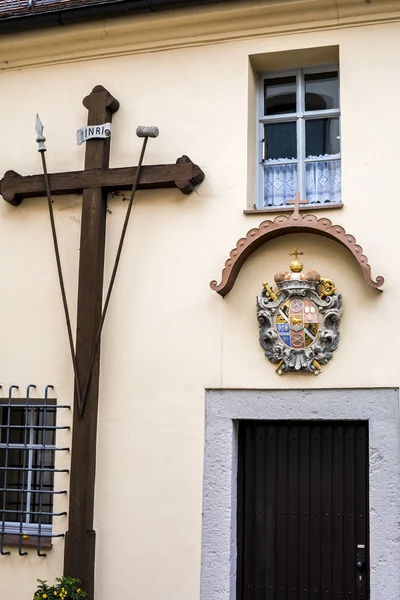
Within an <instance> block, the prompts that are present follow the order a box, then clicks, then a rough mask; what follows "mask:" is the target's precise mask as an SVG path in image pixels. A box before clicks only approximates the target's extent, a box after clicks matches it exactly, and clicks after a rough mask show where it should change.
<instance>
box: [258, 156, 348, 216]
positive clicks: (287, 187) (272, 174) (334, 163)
mask: <svg viewBox="0 0 400 600" xmlns="http://www.w3.org/2000/svg"><path fill="white" fill-rule="evenodd" d="M309 158H313V157H309ZM297 181H298V179H297V164H289V165H288V164H279V163H277V162H275V161H274V162H272V161H271V163H270V164H268V162H267V164H266V166H265V170H264V206H265V207H272V206H285V205H286V202H287V200H292V199H293V198H294V196H295V194H296V192H297V191H299V190H298V183H297ZM306 198H307V200H308V202H309V204H339V203H340V202H341V172H340V159H338V160H320V161H315V162H309V163H306Z"/></svg>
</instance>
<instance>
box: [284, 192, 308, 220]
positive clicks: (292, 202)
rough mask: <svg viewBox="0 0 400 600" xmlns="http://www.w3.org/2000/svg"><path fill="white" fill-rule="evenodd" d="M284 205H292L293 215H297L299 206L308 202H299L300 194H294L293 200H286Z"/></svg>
mask: <svg viewBox="0 0 400 600" xmlns="http://www.w3.org/2000/svg"><path fill="white" fill-rule="evenodd" d="M286 204H294V209H293V214H295V215H298V214H299V210H300V204H308V200H300V192H296V194H295V197H294V200H286Z"/></svg>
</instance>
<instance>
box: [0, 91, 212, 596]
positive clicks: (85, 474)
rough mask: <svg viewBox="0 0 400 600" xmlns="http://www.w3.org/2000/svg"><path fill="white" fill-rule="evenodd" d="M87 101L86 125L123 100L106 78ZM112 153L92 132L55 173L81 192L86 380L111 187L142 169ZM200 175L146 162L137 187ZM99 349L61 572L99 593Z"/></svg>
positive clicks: (10, 177) (75, 441) (189, 182)
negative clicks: (80, 161) (81, 166)
mask: <svg viewBox="0 0 400 600" xmlns="http://www.w3.org/2000/svg"><path fill="white" fill-rule="evenodd" d="M83 104H84V106H85V107H86V108H87V109H88V125H89V126H93V125H98V124H99V123H110V122H111V120H112V115H113V113H115V112H116V111H117V110H118V108H119V102H118V101H117V100H116V99H115V98H114V97H113V96H112V95H111V94H110V93H109V92H108V91H107V90H106V89H105V88H103V87H102V86H96V87H95V88H94V89H93V90H92V92H91V94H89V96H87V97H86V98H85V99H84V100H83ZM109 158H110V138H105V139H89V140H88V141H87V142H86V154H85V170H84V171H74V172H71V173H54V174H52V175H50V188H51V192H52V194H71V193H82V194H83V199H82V225H81V241H80V256H79V286H78V310H77V334H76V363H77V371H78V375H79V377H78V378H79V380H80V382H81V385H84V382H85V381H86V378H87V375H88V372H89V367H90V364H91V361H92V359H93V356H92V355H93V352H94V348H95V340H96V335H97V332H98V330H99V324H100V321H101V313H102V298H103V271H104V254H105V234H106V214H107V194H108V192H110V191H112V190H123V189H128V188H132V184H133V181H134V178H135V173H136V172H137V167H127V168H122V169H109V168H108V167H109ZM203 179H204V173H203V171H202V170H201V169H200V168H199V167H198V166H197V165H194V164H193V163H192V162H191V160H190V159H189V158H188V157H187V156H182V157H181V158H179V159H178V160H177V161H176V164H172V165H155V166H145V167H143V170H141V172H140V180H139V185H138V188H139V189H140V188H141V189H152V188H164V187H165V188H168V187H174V186H176V187H178V188H179V189H180V190H181V191H182V192H183V193H185V194H188V193H190V192H191V191H192V190H193V189H194V187H195V186H196V185H197V184H198V183H200V182H201V181H202V180H203ZM0 191H1V194H2V195H3V197H4V199H5V200H6V201H7V202H10V203H11V204H13V205H18V204H19V203H20V202H21V201H22V199H23V198H29V197H37V196H44V195H45V193H46V186H45V180H44V176H43V175H33V176H28V177H22V176H21V175H18V173H15V171H8V172H7V173H6V174H5V176H4V178H3V179H2V180H1V181H0ZM94 356H95V359H94V363H93V370H92V375H91V379H90V385H89V387H88V390H87V396H86V408H85V410H84V411H83V413H82V414H80V411H79V400H78V396H77V393H76V386H75V392H74V413H73V429H72V454H71V473H70V503H69V513H68V531H67V534H66V538H65V555H64V574H65V575H67V576H70V577H77V578H79V579H80V580H81V581H82V587H83V588H84V589H85V590H86V591H87V594H88V595H87V600H93V598H94V565H95V535H96V534H95V531H94V529H93V512H94V490H95V467H96V435H97V414H98V396H99V371H100V346H99V347H98V348H97V351H96V354H95V355H94ZM78 389H79V388H78Z"/></svg>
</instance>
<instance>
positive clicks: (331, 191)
mask: <svg viewBox="0 0 400 600" xmlns="http://www.w3.org/2000/svg"><path fill="white" fill-rule="evenodd" d="M306 198H307V200H308V202H309V204H340V202H341V169H340V160H321V161H315V162H314V161H313V162H310V163H306Z"/></svg>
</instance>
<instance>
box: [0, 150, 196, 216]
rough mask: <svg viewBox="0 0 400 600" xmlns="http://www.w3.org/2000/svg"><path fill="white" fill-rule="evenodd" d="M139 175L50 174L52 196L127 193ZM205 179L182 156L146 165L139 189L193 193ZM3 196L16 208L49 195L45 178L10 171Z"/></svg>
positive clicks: (1, 184) (123, 171)
mask: <svg viewBox="0 0 400 600" xmlns="http://www.w3.org/2000/svg"><path fill="white" fill-rule="evenodd" d="M135 175H136V167H122V168H119V169H89V170H86V171H70V172H69V173H52V174H49V179H50V188H51V191H52V194H53V196H55V195H62V194H82V192H83V190H84V189H88V188H93V187H101V188H102V189H103V190H104V191H105V192H111V191H114V190H128V189H131V187H132V182H133V180H134V178H135ZM203 179H204V173H203V171H202V170H201V169H200V167H198V166H197V165H195V164H194V163H192V161H191V160H190V158H189V157H188V156H181V157H180V158H178V159H177V161H176V163H175V164H170V165H151V166H143V167H142V169H141V172H140V180H139V184H138V189H139V190H150V189H158V188H173V187H177V188H178V189H180V191H181V192H182V193H183V194H190V192H192V191H193V190H194V188H195V187H196V185H197V184H199V183H201V182H202V181H203ZM0 194H1V195H2V196H3V198H4V200H5V201H6V202H8V203H9V204H12V205H13V206H18V204H20V203H21V202H22V200H23V199H24V198H36V197H40V196H44V195H45V194H46V187H45V183H44V177H43V175H27V176H25V177H23V176H22V175H19V174H18V173H16V172H15V171H7V172H6V173H5V174H4V177H3V179H1V180H0Z"/></svg>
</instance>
